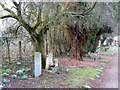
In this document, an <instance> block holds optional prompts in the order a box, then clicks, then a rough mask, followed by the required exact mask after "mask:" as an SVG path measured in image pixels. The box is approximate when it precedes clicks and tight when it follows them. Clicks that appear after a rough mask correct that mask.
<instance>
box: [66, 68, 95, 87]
mask: <svg viewBox="0 0 120 90" xmlns="http://www.w3.org/2000/svg"><path fill="white" fill-rule="evenodd" d="M69 72H70V73H71V74H70V75H69V76H68V77H67V80H66V82H67V83H69V85H70V86H72V87H78V86H79V87H80V86H81V87H82V85H83V84H85V83H86V80H88V79H95V78H96V74H97V71H96V69H94V68H91V69H88V68H87V69H85V68H83V69H77V68H70V71H69Z"/></svg>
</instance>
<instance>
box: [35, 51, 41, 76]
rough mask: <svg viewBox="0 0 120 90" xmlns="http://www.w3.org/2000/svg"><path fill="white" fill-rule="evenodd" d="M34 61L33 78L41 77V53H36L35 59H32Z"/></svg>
mask: <svg viewBox="0 0 120 90" xmlns="http://www.w3.org/2000/svg"><path fill="white" fill-rule="evenodd" d="M34 61H35V66H34V67H35V71H34V74H35V77H38V76H40V75H41V73H42V63H41V53H40V52H36V54H35V57H34Z"/></svg>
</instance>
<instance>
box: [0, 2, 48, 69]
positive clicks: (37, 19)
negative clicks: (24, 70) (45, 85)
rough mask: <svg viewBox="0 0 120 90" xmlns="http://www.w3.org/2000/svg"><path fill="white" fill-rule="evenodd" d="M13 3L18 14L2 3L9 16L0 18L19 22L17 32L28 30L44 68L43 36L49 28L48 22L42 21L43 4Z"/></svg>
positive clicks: (0, 17)
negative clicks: (40, 54)
mask: <svg viewBox="0 0 120 90" xmlns="http://www.w3.org/2000/svg"><path fill="white" fill-rule="evenodd" d="M12 3H13V4H14V7H15V9H16V12H15V11H12V10H11V9H9V8H7V7H6V6H5V5H4V4H2V3H1V2H0V5H1V6H2V8H3V10H5V11H7V12H8V13H9V14H6V15H3V16H0V19H5V18H14V19H15V20H17V21H18V22H19V26H18V27H17V30H18V29H19V28H20V27H24V28H25V30H27V32H28V33H29V35H30V36H31V39H32V42H33V44H34V47H35V51H36V52H41V53H42V60H43V61H42V63H43V68H44V67H45V55H44V51H43V49H44V45H43V44H44V41H43V34H44V33H45V32H46V30H48V28H47V24H45V23H46V21H45V20H42V19H43V18H42V13H43V3H38V4H35V3H34V2H30V3H22V2H19V3H17V2H16V1H15V0H12ZM23 5H24V6H23ZM24 15H26V16H24ZM26 17H27V18H28V19H29V22H27V20H26ZM30 21H31V22H30ZM38 28H39V29H38Z"/></svg>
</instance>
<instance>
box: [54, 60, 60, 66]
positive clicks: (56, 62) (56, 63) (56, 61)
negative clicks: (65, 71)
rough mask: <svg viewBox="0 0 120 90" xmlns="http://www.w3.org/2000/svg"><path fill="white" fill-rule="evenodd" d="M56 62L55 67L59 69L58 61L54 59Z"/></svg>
mask: <svg viewBox="0 0 120 90" xmlns="http://www.w3.org/2000/svg"><path fill="white" fill-rule="evenodd" d="M54 61H55V67H58V63H59V62H58V59H54Z"/></svg>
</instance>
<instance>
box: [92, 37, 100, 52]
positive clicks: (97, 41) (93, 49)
mask: <svg viewBox="0 0 120 90" xmlns="http://www.w3.org/2000/svg"><path fill="white" fill-rule="evenodd" d="M99 39H100V35H97V36H96V38H95V43H94V45H93V48H92V52H93V53H94V52H95V51H96V49H97V46H98V44H99Z"/></svg>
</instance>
